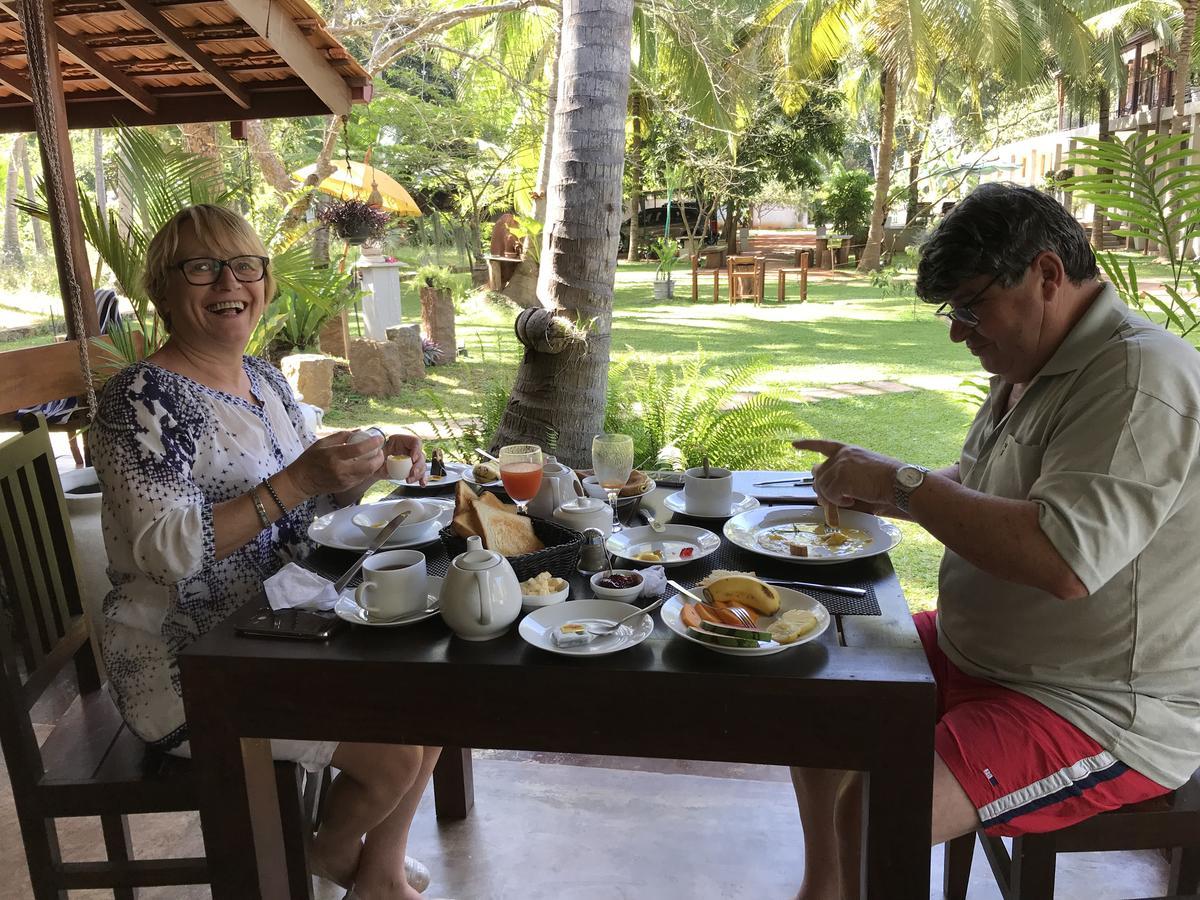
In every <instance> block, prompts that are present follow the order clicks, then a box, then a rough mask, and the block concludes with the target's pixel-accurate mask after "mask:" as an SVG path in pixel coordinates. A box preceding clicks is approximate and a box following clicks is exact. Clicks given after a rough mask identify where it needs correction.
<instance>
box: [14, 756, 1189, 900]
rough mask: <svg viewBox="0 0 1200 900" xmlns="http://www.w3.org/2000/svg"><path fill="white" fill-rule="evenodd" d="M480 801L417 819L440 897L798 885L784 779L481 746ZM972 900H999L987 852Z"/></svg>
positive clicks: (1101, 890) (187, 838)
mask: <svg viewBox="0 0 1200 900" xmlns="http://www.w3.org/2000/svg"><path fill="white" fill-rule="evenodd" d="M614 766H617V767H614ZM475 790H476V806H475V809H474V811H473V812H472V814H471V815H470V817H468V818H467V819H466V820H465V821H462V822H456V823H451V824H443V825H439V824H438V823H437V821H436V819H435V818H434V815H433V797H432V792H430V793H429V794H427V795H426V798H425V802H424V803H423V804H422V806H421V809H420V810H419V812H418V814H417V819H416V822H415V824H414V829H413V835H412V845H411V847H410V851H411V852H412V853H413V854H415V855H417V856H419V857H420V858H421V859H422V860H423V861H424V862H425V863H426V864H427V865H428V866H429V868H430V870H431V871H432V873H433V884H432V886H431V887H430V889H429V891H428V892H427V896H429V897H431V898H434V897H437V898H440V897H450V898H455V900H516V898H521V900H776V898H777V900H784V898H788V897H791V896H793V895H794V893H795V890H796V888H797V887H798V886H799V883H800V879H801V878H802V876H803V872H804V865H805V861H804V858H803V852H802V849H801V848H802V840H801V837H802V836H801V831H800V825H799V821H798V818H797V815H796V808H795V805H794V802H793V799H792V794H791V787H790V785H789V784H788V783H787V780H786V772H785V771H784V770H781V769H768V768H765V767H742V768H731V767H726V766H719V765H715V764H706V763H678V764H675V763H666V764H664V763H660V762H658V761H654V760H617V759H611V758H597V757H560V756H547V755H542V754H518V753H491V752H487V751H477V752H476V763H475ZM131 827H132V831H133V836H134V845H135V850H136V853H137V854H138V855H145V856H166V855H175V856H179V855H190V854H194V853H200V852H202V842H201V837H200V827H199V821H198V818H197V817H196V816H195V815H194V814H186V815H157V816H140V817H135V818H134V819H133V820H132V823H131ZM59 834H60V840H61V842H62V845H63V852H64V855H65V856H66V857H67V858H68V859H77V860H82V859H87V858H95V857H96V856H97V855H98V850H99V848H100V847H102V842H101V838H100V830H99V825H98V823H96V822H95V821H93V820H85V819H74V820H67V821H66V822H63V823H60V826H59ZM1058 871H1059V878H1058V885H1059V887H1058V891H1057V893H1056V897H1058V898H1062V900H1128V898H1134V897H1139V898H1140V897H1153V896H1161V895H1162V894H1163V893H1164V889H1165V882H1166V865H1165V863H1163V862H1162V861H1161V860H1160V859H1159V858H1158V857H1157V856H1156V855H1155V854H1152V853H1119V854H1118V853H1110V854H1103V855H1101V854H1079V855H1073V856H1067V857H1064V858H1062V859H1061V861H1060V862H1059V869H1058ZM0 872H3V873H4V878H3V880H2V883H0V900H25V898H28V897H30V889H29V884H28V880H27V875H26V869H25V858H24V852H23V847H22V844H21V838H20V834H19V831H18V828H17V823H16V816H15V812H14V810H13V805H12V791H11V789H10V786H9V783H8V777H7V772H6V771H5V770H4V769H3V768H2V767H0ZM931 882H932V884H933V889H932V890H931V892H930V897H931V898H935V897H940V896H941V894H940V890H939V888H938V885H940V882H941V853H940V849H939V850H938V851H935V854H934V859H933V864H932V872H931ZM71 896H72V897H73V898H74V897H81V898H83V897H86V898H103V897H109V896H111V895H110V894H107V893H105V892H100V891H83V892H77V893H72V894H71ZM139 896H141V897H142V898H147V900H148V898H154V900H192V898H203V897H208V896H209V892H208V889H207V888H191V889H188V888H161V889H153V890H150V889H147V890H144V891H142V892H141V894H140V895H139ZM969 896H970V900H997V898H999V897H1000V894H999V892H998V891H997V890H996V887H995V884H994V883H993V881H992V878H991V874H990V872H989V871H988V870H987V865H986V862H984V860H983V855H982V853H981V852H977V853H976V859H975V869H974V873H973V875H972V884H971V891H970V895H969Z"/></svg>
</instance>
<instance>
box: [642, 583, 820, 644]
mask: <svg viewBox="0 0 1200 900" xmlns="http://www.w3.org/2000/svg"><path fill="white" fill-rule="evenodd" d="M776 590H777V591H779V613H778V615H782V614H783V613H785V612H787V611H788V610H789V609H806V610H808V611H809V612H810V613H812V614H813V615H814V616H816V617H817V625H816V627H815V628H814V629H813V630H812V631H810V632H809V633H808V634H805V635H802V636H800V637H798V638H796V640H795V641H793V642H792V643H790V644H781V643H779V642H778V641H759V643H758V646H757V647H718V646H717V645H716V644H707V643H705V642H704V641H702V640H700V639H699V638H694V637H692V636H691V635H690V634H688V630H687V626H686V625H684V624H683V622H682V621H681V620H680V618H679V616H680V613H681V611H682V609H683V604H684V602H685V601H686V599H687V598H686V597H684V596H683V595H682V594H676V595H675V596H674V597H672V598H671V599H670V600H668V601H667V602H666V603H664V604H663V605H662V609H661V610H659V615H660V616H662V620H663V624H664V625H666V626H667V627H668V628H670V629H671V630H672V631H673V632H675V633H676V634H677V635H679V636H680V637H681V638H683V639H684V640H687V641H691V642H692V643H693V644H699V645H700V646H701V647H703V648H704V649H705V650H713V651H715V652H717V653H724V654H726V655H727V656H770V655H771V654H772V653H782V652H783V651H784V650H791V649H792V648H793V647H799V646H801V645H802V644H807V643H808V642H809V641H815V640H816V639H817V638H819V637H820V636H821V635H822V634H823V633H824V631H825V629H826V628H828V627H829V610H827V609H826V608H825V607H824V606H822V605H821V604H820V603H818V602H817V601H816V600H814V599H813V598H812V597H810V596H808V594H802V593H801V592H800V591H793V590H791V589H790V588H783V587H781V588H776ZM776 618H777V616H761V617H760V618H759V620H758V624H759V625H760V626H762V627H763V628H765V627H766V626H768V625H770V624H771V623H772V622H774V621H775V619H776Z"/></svg>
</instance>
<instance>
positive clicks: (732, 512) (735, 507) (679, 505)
mask: <svg viewBox="0 0 1200 900" xmlns="http://www.w3.org/2000/svg"><path fill="white" fill-rule="evenodd" d="M663 505H664V506H666V508H667V509H669V510H670V511H671V512H676V513H679V514H680V515H683V516H691V517H692V518H693V519H728V518H729V517H730V516H738V515H741V514H742V513H744V512H748V511H749V510H752V509H758V500H756V499H755V498H754V497H747V496H746V495H745V494H743V493H741V492H740V491H734V492H733V496H732V497H731V498H730V504H729V512H727V513H725V514H724V515H721V516H702V515H700V514H699V513H694V512H688V508H687V500H686V498H684V496H683V491H676V492H675V493H673V494H668V495H667V496H666V497H665V498H664V499H663Z"/></svg>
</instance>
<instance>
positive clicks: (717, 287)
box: [692, 253, 721, 303]
mask: <svg viewBox="0 0 1200 900" xmlns="http://www.w3.org/2000/svg"><path fill="white" fill-rule="evenodd" d="M700 263H701V259H700V254H699V253H694V254H692V302H693V303H695V302H696V301H697V300H698V299H699V298H700V277H701V276H702V275H711V276H712V286H713V290H712V295H713V303H716V302H717V301H718V300H719V299H720V297H721V270H720V269H707V268H704V267H702V266H701V265H700Z"/></svg>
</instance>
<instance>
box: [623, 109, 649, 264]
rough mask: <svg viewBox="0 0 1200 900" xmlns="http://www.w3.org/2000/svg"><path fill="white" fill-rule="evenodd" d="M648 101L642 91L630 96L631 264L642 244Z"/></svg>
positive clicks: (628, 257) (627, 257) (635, 259)
mask: <svg viewBox="0 0 1200 900" xmlns="http://www.w3.org/2000/svg"><path fill="white" fill-rule="evenodd" d="M645 103H646V100H645V98H644V97H643V96H642V94H641V92H640V91H635V92H634V93H632V94H630V96H629V117H630V119H631V120H632V126H633V135H632V137H631V138H630V141H629V182H630V184H631V185H632V187H631V189H630V191H629V209H630V214H629V252H628V255H627V256H626V259H628V260H629V261H630V262H637V260H638V244H639V243H641V238H642V235H641V228H640V227H639V226H638V212H639V211H640V209H641V205H642V107H643V106H644V105H645Z"/></svg>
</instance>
